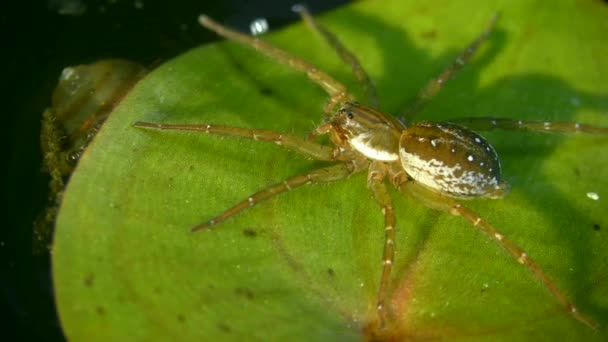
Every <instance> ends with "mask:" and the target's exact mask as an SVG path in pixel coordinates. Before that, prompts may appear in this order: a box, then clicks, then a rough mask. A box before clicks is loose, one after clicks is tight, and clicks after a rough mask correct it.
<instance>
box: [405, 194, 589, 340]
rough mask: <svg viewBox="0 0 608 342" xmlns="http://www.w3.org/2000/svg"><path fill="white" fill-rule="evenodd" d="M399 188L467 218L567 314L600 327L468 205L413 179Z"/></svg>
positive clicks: (435, 206)
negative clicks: (507, 254)
mask: <svg viewBox="0 0 608 342" xmlns="http://www.w3.org/2000/svg"><path fill="white" fill-rule="evenodd" d="M400 191H406V192H407V193H408V194H410V195H412V196H413V197H414V198H416V199H417V200H420V201H422V202H423V203H425V204H426V205H427V206H428V207H430V208H433V209H436V210H440V211H443V212H447V213H450V214H452V215H454V216H460V217H462V218H464V219H465V220H467V221H468V222H469V223H470V224H471V225H472V226H473V227H474V228H476V229H478V230H480V231H482V232H484V233H486V234H487V235H489V236H490V237H491V238H492V239H493V240H494V241H496V243H498V244H499V245H500V246H501V247H502V248H504V249H505V250H506V251H507V252H509V254H510V255H511V257H512V258H513V259H514V260H516V261H517V262H518V263H519V264H521V265H522V266H524V267H526V268H527V269H528V270H529V271H530V272H531V273H532V274H533V275H534V277H536V279H538V280H539V281H540V282H541V283H542V284H543V286H544V287H545V288H546V289H547V290H548V291H549V292H550V293H551V295H553V297H555V298H556V299H557V300H558V301H559V303H560V304H561V305H562V306H563V307H564V308H565V309H566V310H567V311H568V312H569V314H570V315H572V316H573V317H574V318H575V319H577V320H578V321H580V322H582V323H583V324H585V325H587V326H588V327H590V328H592V329H594V330H598V329H599V325H598V324H597V323H596V322H594V321H593V320H592V319H591V318H589V317H587V316H585V315H583V314H582V313H581V312H579V311H578V309H577V308H576V307H575V306H574V304H573V303H572V302H571V301H570V300H569V299H568V298H567V297H566V295H565V294H564V293H563V292H562V291H560V290H559V289H558V288H557V286H556V285H555V283H553V281H551V279H549V277H548V276H547V275H546V274H545V272H544V271H543V270H542V269H541V268H540V266H538V264H537V263H536V262H535V261H534V260H532V258H531V257H530V256H529V255H528V253H526V252H525V251H524V250H523V249H522V248H521V247H519V246H518V245H517V244H515V242H513V241H512V240H510V239H509V238H507V237H506V236H505V235H504V234H502V233H501V232H499V231H498V230H497V229H496V228H495V227H494V226H492V225H491V224H490V223H489V222H487V221H486V220H484V219H483V218H481V216H479V214H477V213H475V212H474V211H472V210H471V209H469V208H467V207H464V206H463V205H462V204H460V203H459V202H458V201H456V200H454V199H452V198H449V197H446V196H443V195H441V194H439V193H435V192H432V191H429V190H428V189H426V188H424V187H422V186H421V185H419V184H416V183H415V182H406V183H405V184H403V185H402V186H400Z"/></svg>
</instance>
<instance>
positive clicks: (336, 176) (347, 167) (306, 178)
mask: <svg viewBox="0 0 608 342" xmlns="http://www.w3.org/2000/svg"><path fill="white" fill-rule="evenodd" d="M365 165H366V164H364V163H363V164H358V163H357V162H352V163H341V164H338V165H332V166H328V167H324V168H320V169H316V170H313V171H310V172H307V173H305V174H302V175H298V176H294V177H291V178H288V179H286V180H285V181H283V182H281V183H278V184H275V185H272V186H270V187H268V188H266V189H264V190H262V191H259V192H256V193H255V194H253V195H251V196H249V197H248V198H247V199H246V200H244V201H241V202H239V203H238V204H236V205H235V206H233V207H232V208H230V209H228V210H226V211H225V212H223V213H221V214H220V215H218V216H216V217H214V218H212V219H211V220H209V221H207V222H205V223H202V224H199V225H197V226H195V227H193V228H192V231H193V232H195V231H198V230H202V229H205V228H209V227H211V226H214V225H216V224H218V223H220V222H222V221H224V220H226V219H228V218H230V217H232V216H234V215H236V214H238V213H239V212H241V211H242V210H244V209H246V208H249V207H252V206H254V205H256V204H258V203H259V202H262V201H264V200H267V199H269V198H272V197H274V196H277V195H279V194H281V193H283V192H285V191H289V190H293V189H295V188H298V187H300V186H303V185H309V184H317V183H327V182H332V181H336V180H340V179H343V178H346V177H348V176H350V175H352V174H353V173H356V172H359V171H361V170H363V168H364V166H365Z"/></svg>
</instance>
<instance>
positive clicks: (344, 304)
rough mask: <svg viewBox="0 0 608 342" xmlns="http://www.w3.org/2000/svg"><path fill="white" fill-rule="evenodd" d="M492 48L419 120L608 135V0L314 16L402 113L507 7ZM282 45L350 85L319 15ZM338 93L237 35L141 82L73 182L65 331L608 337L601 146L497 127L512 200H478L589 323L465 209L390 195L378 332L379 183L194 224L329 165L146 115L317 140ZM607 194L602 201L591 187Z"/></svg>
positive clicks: (65, 236) (74, 335) (406, 7)
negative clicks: (390, 247)
mask: <svg viewBox="0 0 608 342" xmlns="http://www.w3.org/2000/svg"><path fill="white" fill-rule="evenodd" d="M496 11H500V12H501V15H502V16H501V19H500V21H499V23H498V26H497V28H496V30H495V31H494V32H493V33H492V36H491V38H490V39H489V41H488V42H487V44H485V45H484V47H483V48H482V49H481V50H480V51H479V54H478V55H477V56H476V57H475V58H474V59H473V60H472V62H471V63H470V64H469V65H467V66H466V67H465V68H464V70H463V71H462V72H460V73H459V74H458V75H457V77H456V78H455V79H454V80H452V81H450V82H449V84H448V85H447V86H446V88H445V89H444V90H443V91H442V92H441V93H440V94H439V95H438V96H437V97H436V98H435V99H434V100H433V102H432V104H431V105H430V106H429V107H428V108H427V109H426V110H425V111H424V112H423V113H422V114H421V115H420V117H421V118H424V119H432V120H448V119H450V118H457V117H463V116H467V117H470V116H489V115H491V116H496V117H510V118H515V119H527V120H551V121H580V122H585V123H589V124H596V125H600V126H608V93H607V89H608V77H607V76H608V59H606V58H605V56H608V45H607V44H605V37H607V36H608V21H606V20H605V18H606V17H607V16H608V8H607V7H606V6H605V5H604V4H603V3H601V2H598V1H590V0H589V1H576V2H573V1H566V0H562V1H552V2H550V3H548V2H546V1H541V0H538V1H484V2H478V1H445V2H441V3H436V2H433V3H430V2H419V1H401V0H382V1H368V2H359V3H356V4H353V5H350V6H347V7H344V8H341V9H339V10H337V11H334V12H332V13H329V14H327V15H323V16H321V17H319V18H318V19H319V20H320V21H321V22H322V23H323V24H324V25H325V26H327V27H328V28H329V29H331V30H332V31H333V32H335V33H336V34H338V35H339V37H340V38H341V39H342V40H343V41H344V43H345V45H347V46H349V47H350V48H351V49H352V50H353V51H354V52H355V53H356V54H357V55H358V56H359V58H360V60H361V63H362V65H364V66H365V68H366V69H367V70H368V71H369V73H370V74H371V77H372V78H373V79H374V80H375V83H376V85H377V87H378V91H379V95H380V101H381V108H382V109H383V110H385V111H387V112H390V113H396V112H397V111H398V110H399V108H401V106H402V105H403V104H404V103H405V102H406V101H407V100H408V99H409V98H411V97H412V96H413V95H414V94H415V93H416V91H417V90H418V89H419V88H421V87H422V85H423V84H425V82H426V81H427V80H428V79H430V78H431V77H433V76H435V75H436V74H437V73H438V72H440V71H441V69H442V68H443V67H444V66H445V65H447V64H448V63H449V62H451V61H452V60H453V59H454V58H455V56H456V55H457V53H458V52H459V51H460V50H461V49H462V48H463V47H464V46H465V45H466V44H467V43H468V42H469V41H470V40H471V39H472V38H473V37H475V36H477V35H478V34H479V33H480V32H481V31H482V30H483V28H484V27H485V25H486V24H487V22H488V21H489V19H490V18H491V17H492V15H493V14H494V13H495V12H496ZM264 39H267V40H268V41H271V42H272V43H274V44H276V45H277V46H280V47H283V48H284V49H286V50H288V51H291V52H293V53H294V54H296V55H299V56H302V57H304V58H305V59H307V60H309V61H310V62H311V63H313V64H315V65H317V66H319V67H320V68H322V69H323V70H326V71H328V72H329V73H330V74H332V75H334V76H335V77H336V78H337V79H340V80H343V81H344V82H345V83H346V84H347V85H349V87H350V88H352V89H356V81H355V79H354V77H353V76H352V75H351V74H350V71H349V67H348V66H345V65H343V64H342V63H341V62H340V60H339V59H338V57H336V56H335V54H334V53H333V51H331V49H330V48H329V47H328V46H327V45H326V44H325V43H324V42H323V41H322V39H321V38H320V37H318V36H317V35H315V34H313V33H311V32H310V31H309V30H308V29H307V28H306V27H305V26H304V25H303V24H296V25H293V26H290V27H288V28H287V29H284V30H281V31H278V32H275V33H273V34H271V35H268V36H267V37H264ZM326 100H327V96H326V95H325V94H324V93H323V91H322V90H321V89H319V88H318V87H316V86H315V85H314V84H312V83H311V82H309V81H308V80H307V79H306V77H305V76H304V75H302V74H300V73H297V72H294V71H292V70H290V69H289V68H287V67H285V66H282V65H278V64H277V63H275V62H273V61H272V60H269V59H268V58H266V57H263V56H260V55H259V54H257V53H256V52H255V51H253V50H251V49H249V48H247V47H244V46H242V45H239V44H237V43H234V42H222V43H219V44H213V45H207V46H203V47H201V48H198V49H195V50H193V51H190V52H188V53H185V54H184V55H182V56H179V57H177V58H175V59H174V60H172V61H169V62H168V63H166V64H164V65H162V66H161V67H159V68H158V69H157V70H155V71H153V72H152V73H151V74H149V75H148V76H147V77H146V78H145V79H144V80H142V81H141V82H140V83H139V84H138V85H137V86H136V87H135V88H134V89H133V90H132V91H131V93H130V94H129V95H127V97H126V98H125V99H124V100H123V102H122V103H121V104H120V106H119V107H118V108H117V109H116V110H115V111H114V113H113V114H112V115H111V117H110V118H109V119H108V120H107V122H106V124H105V125H104V127H103V129H102V130H101V131H100V133H99V134H98V136H97V137H96V139H95V140H94V142H93V143H92V144H91V145H90V147H89V148H88V150H87V151H86V153H85V154H84V155H83V157H82V158H81V160H80V163H79V165H78V167H77V169H76V171H75V173H74V174H73V176H72V178H71V181H70V183H69V185H68V188H67V191H66V193H65V196H64V202H63V205H62V207H61V211H60V214H59V218H58V221H57V227H56V235H55V240H54V246H53V272H54V282H55V289H56V295H57V305H58V311H59V315H60V318H61V322H62V325H63V328H64V331H65V334H66V336H67V337H68V339H70V340H115V339H119V340H127V339H128V340H244V339H245V340H287V339H289V340H359V339H367V338H370V337H372V336H375V337H376V338H379V339H387V340H388V339H393V340H401V339H409V340H419V339H424V340H428V339H449V340H475V341H482V340H491V341H503V340H504V341H512V340H534V341H539V340H557V339H559V340H586V341H593V340H597V341H600V340H606V338H608V334H607V333H606V328H605V327H607V326H608V300H607V298H608V281H607V279H608V265H607V263H606V260H608V248H607V247H608V236H607V235H606V234H607V233H606V232H607V231H608V217H607V216H606V205H605V202H606V199H607V198H608V154H607V153H606V144H607V143H608V138H607V137H606V136H591V135H545V134H541V133H522V132H488V133H487V134H484V135H485V136H486V137H487V138H488V140H489V141H491V142H492V143H493V144H494V146H495V148H496V150H497V151H498V153H499V155H500V156H501V159H502V163H503V168H504V170H503V171H504V174H505V179H506V180H507V181H508V182H509V183H510V184H511V186H512V191H511V193H510V194H509V195H508V196H507V197H506V198H505V199H503V200H480V201H468V202H466V205H467V206H470V207H471V208H473V209H474V210H476V211H478V212H479V213H481V214H482V216H484V217H485V218H487V219H488V220H489V221H490V222H491V223H493V224H494V225H495V226H496V227H497V228H498V229H499V230H501V231H502V232H503V233H504V234H505V235H507V236H509V237H511V238H512V239H513V240H514V241H515V242H516V243H518V244H519V245H520V246H522V247H523V248H524V249H525V250H526V251H527V252H528V253H529V254H530V255H531V256H532V257H534V258H535V260H536V261H537V262H538V264H539V265H540V266H541V267H542V268H543V269H544V270H545V271H546V273H547V274H549V275H550V277H551V278H552V279H553V280H554V281H555V283H556V285H557V286H558V287H559V288H560V289H562V290H563V291H564V292H565V293H566V294H567V295H568V296H569V298H570V299H571V300H572V301H574V302H575V303H576V304H577V306H578V308H579V309H580V310H581V311H582V312H584V313H586V314H587V315H589V316H591V317H592V318H593V319H594V320H596V321H598V322H599V323H600V324H601V326H602V328H601V330H600V331H599V332H595V331H593V330H591V329H589V328H588V327H586V326H584V325H583V324H581V323H580V322H578V321H576V320H575V319H573V318H572V316H571V315H569V314H568V312H566V311H565V310H564V309H563V308H562V307H561V306H560V305H559V303H558V301H557V300H556V299H555V298H554V297H552V296H551V295H550V294H549V293H548V291H546V289H545V288H543V287H542V286H541V284H540V283H539V282H538V281H537V280H536V279H535V278H534V277H533V276H532V275H531V274H530V272H528V271H527V270H526V269H525V268H523V267H521V265H519V264H518V263H516V262H515V261H514V260H513V259H512V258H511V257H509V256H508V254H507V253H506V252H505V251H504V250H503V249H501V248H500V246H498V245H497V244H496V243H495V242H494V241H493V240H491V239H490V238H488V237H487V236H485V235H484V234H481V233H479V232H478V231H476V230H475V229H473V228H472V227H471V226H470V225H469V224H467V223H466V222H464V221H463V220H461V219H459V218H457V217H451V216H449V215H446V214H440V213H438V212H436V211H433V210H431V209H428V208H426V207H424V206H423V205H422V204H421V203H416V202H415V201H413V200H412V199H410V198H407V197H404V196H403V195H401V194H399V193H397V192H396V191H391V194H392V195H393V198H394V200H395V207H396V211H397V240H396V245H397V256H396V263H395V267H394V273H393V278H392V281H391V284H390V285H391V304H392V306H393V309H394V311H395V312H396V315H397V317H396V319H395V325H394V326H392V327H391V329H390V330H388V331H384V332H382V333H379V332H376V331H373V322H374V320H375V315H376V311H375V300H376V292H377V287H378V283H379V279H380V273H381V262H380V260H381V255H382V246H383V239H384V231H383V229H382V227H383V223H382V222H383V218H382V215H381V213H380V211H379V209H378V208H377V205H376V204H375V202H374V200H373V199H372V198H371V195H370V193H369V191H368V190H367V189H366V175H365V174H364V173H363V174H359V175H356V176H354V177H351V178H349V179H347V180H344V181H340V182H335V183H331V184H325V185H314V186H309V187H304V188H300V189H298V190H297V191H295V190H294V191H291V192H288V193H285V194H282V195H280V196H278V197H276V198H274V199H271V200H268V201H266V202H263V203H261V204H258V205H256V206H255V207H252V208H250V209H248V210H246V211H245V212H243V213H242V214H239V215H238V216H235V217H233V218H231V219H229V220H228V221H226V222H223V223H222V224H220V225H217V226H215V227H214V228H213V229H212V230H209V231H203V232H198V233H191V232H190V228H191V227H192V226H194V225H196V224H199V223H202V222H205V221H206V220H208V219H209V218H211V217H213V216H215V215H217V214H219V213H221V212H222V211H223V210H225V209H227V208H229V207H230V206H232V205H233V204H235V203H237V202H238V201H240V200H242V199H244V198H247V196H249V195H250V194H252V193H254V192H256V191H258V190H261V189H263V188H265V187H267V186H269V185H271V184H274V183H277V182H280V181H282V180H283V179H285V178H288V177H290V176H293V175H296V174H300V173H303V172H306V171H307V170H311V169H313V168H316V167H320V166H322V165H325V163H320V162H315V161H310V160H307V159H306V158H304V157H302V156H299V155H297V154H294V153H292V152H289V151H285V150H284V149H282V148H281V147H280V146H277V145H275V144H267V143H263V142H255V141H249V140H240V139H235V138H228V137H218V136H210V135H205V134H200V133H199V134H197V133H192V132H176V131H171V132H167V131H164V132H161V131H154V130H142V129H137V128H134V127H132V126H131V124H132V123H133V122H135V121H139V120H142V121H151V122H158V123H161V122H162V123H182V124H194V123H198V124H202V123H210V124H222V125H233V126H238V127H248V128H264V129H270V130H276V131H281V132H287V133H292V134H297V135H301V136H305V135H306V134H308V133H309V132H310V131H311V130H312V129H313V128H314V127H315V126H316V125H318V124H319V123H320V122H321V119H320V118H321V115H320V114H321V111H322V107H323V105H324V104H325V101H326ZM588 193H595V194H597V195H598V196H599V199H597V200H594V199H592V198H591V197H593V198H595V196H593V195H592V194H589V196H588Z"/></svg>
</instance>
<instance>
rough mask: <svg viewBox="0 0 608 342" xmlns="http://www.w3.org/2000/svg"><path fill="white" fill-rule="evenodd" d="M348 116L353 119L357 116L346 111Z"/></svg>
mask: <svg viewBox="0 0 608 342" xmlns="http://www.w3.org/2000/svg"><path fill="white" fill-rule="evenodd" d="M346 116H347V117H348V118H349V119H351V120H352V119H353V118H354V117H355V115H354V114H353V113H352V112H346Z"/></svg>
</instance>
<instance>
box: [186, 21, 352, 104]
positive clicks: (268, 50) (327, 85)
mask: <svg viewBox="0 0 608 342" xmlns="http://www.w3.org/2000/svg"><path fill="white" fill-rule="evenodd" d="M198 22H199V23H200V24H201V25H202V26H203V27H206V28H207V29H209V30H211V31H213V32H215V33H217V34H218V35H219V36H221V37H224V38H227V39H232V40H235V41H238V42H240V43H242V44H245V45H249V46H251V47H252V48H254V49H256V50H257V51H258V52H260V53H262V54H264V55H266V56H268V57H270V58H272V59H274V60H276V61H277V62H279V63H282V64H285V65H287V66H289V67H291V68H292V69H295V70H298V71H301V72H303V73H305V74H306V75H307V76H308V78H309V79H310V80H312V81H313V82H315V83H316V84H318V85H319V86H320V87H321V88H323V89H324V90H325V91H326V92H327V93H328V94H329V95H330V100H329V102H328V103H327V105H326V106H325V113H326V114H328V115H329V114H330V113H331V111H332V109H333V107H334V106H335V105H336V104H338V103H340V102H344V101H348V100H351V99H352V96H351V95H350V94H349V93H348V91H347V89H346V87H345V86H344V85H343V84H342V83H340V82H338V81H337V80H335V79H334V78H333V77H331V76H330V75H328V74H327V73H325V72H323V71H321V70H319V69H317V68H316V67H315V66H313V65H312V64H310V63H308V62H306V61H305V60H303V59H301V58H299V57H296V56H293V55H291V54H289V53H288V52H286V51H284V50H282V49H279V48H278V47H276V46H274V45H272V44H270V43H267V42H265V41H263V40H260V39H258V38H255V37H252V36H249V35H246V34H243V33H240V32H237V31H234V30H232V29H230V28H228V27H226V26H223V25H221V24H219V23H217V22H215V21H214V20H213V19H211V18H209V17H208V16H206V15H204V14H201V15H200V16H199V17H198Z"/></svg>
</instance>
